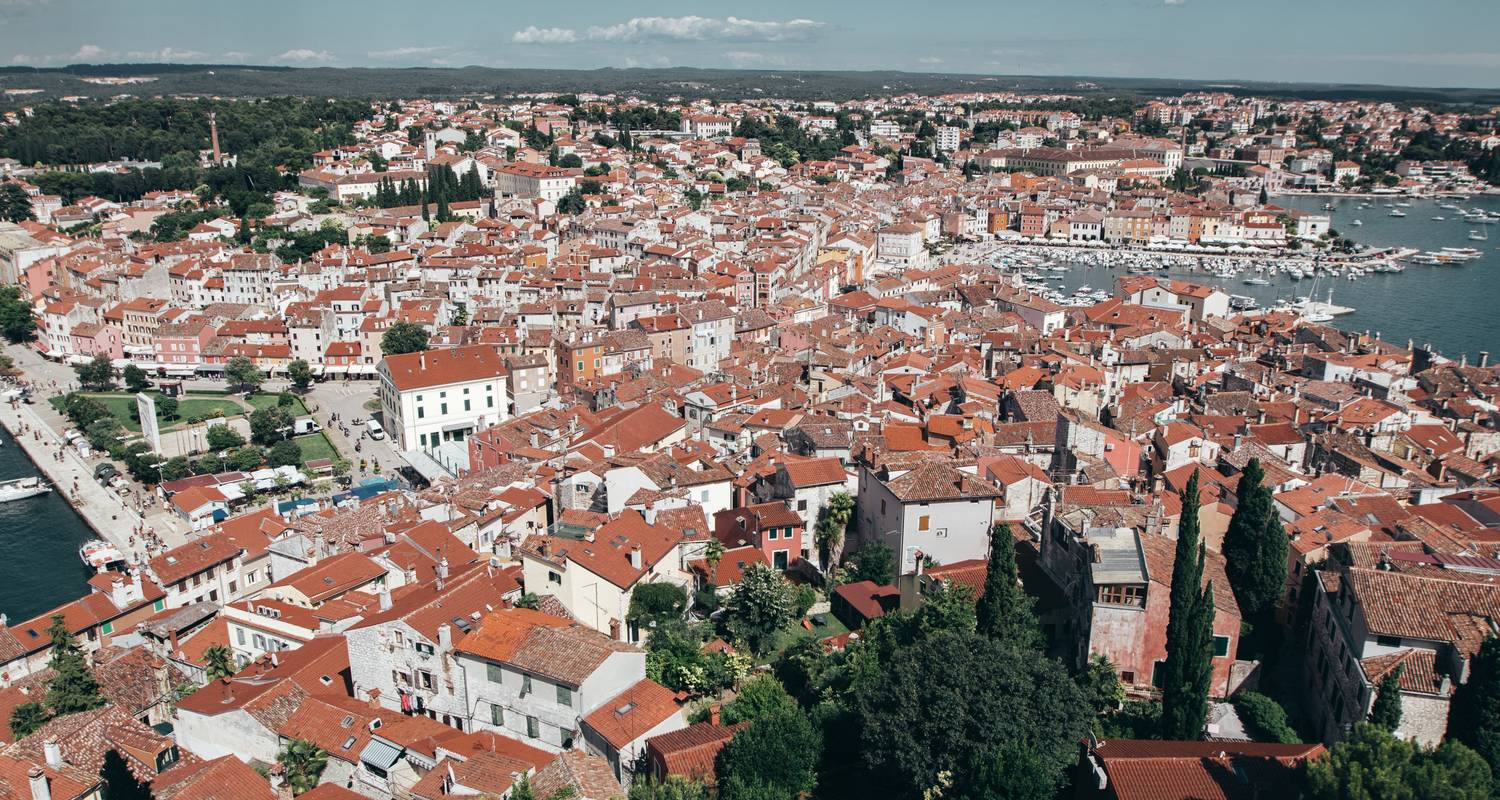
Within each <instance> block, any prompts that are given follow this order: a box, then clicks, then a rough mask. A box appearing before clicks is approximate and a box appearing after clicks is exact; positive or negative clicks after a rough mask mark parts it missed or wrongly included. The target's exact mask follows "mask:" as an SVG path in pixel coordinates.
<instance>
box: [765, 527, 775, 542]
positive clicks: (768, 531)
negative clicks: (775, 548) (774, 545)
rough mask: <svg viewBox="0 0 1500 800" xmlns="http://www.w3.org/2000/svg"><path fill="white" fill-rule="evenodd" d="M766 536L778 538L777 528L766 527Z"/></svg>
mask: <svg viewBox="0 0 1500 800" xmlns="http://www.w3.org/2000/svg"><path fill="white" fill-rule="evenodd" d="M766 538H767V539H775V538H776V529H775V528H766Z"/></svg>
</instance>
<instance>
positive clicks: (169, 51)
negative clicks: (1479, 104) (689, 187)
mask: <svg viewBox="0 0 1500 800" xmlns="http://www.w3.org/2000/svg"><path fill="white" fill-rule="evenodd" d="M1496 31H1500V0H1248V1H1247V0H1028V1H1027V2H1017V0H948V2H927V3H912V2H894V1H893V0H864V1H862V2H859V3H857V4H855V3H848V4H846V3H835V2H826V1H824V0H813V1H812V2H806V1H804V2H788V1H785V0H762V1H761V2H758V3H753V4H740V3H725V2H722V0H702V1H701V2H653V3H619V2H596V1H595V0H573V2H567V3H542V2H518V1H517V0H444V1H443V2H433V3H420V2H417V3H413V2H398V1H397V0H360V2H346V1H345V0H257V1H256V2H233V3H231V2H224V1H223V0H0V63H11V64H31V65H37V66H48V65H54V66H55V65H61V64H67V63H76V62H93V63H101V62H122V61H179V62H204V61H212V62H228V63H253V64H288V65H295V66H307V65H327V66H431V65H437V66H459V65H466V64H480V65H485V66H495V67H581V68H593V67H631V66H696V67H747V68H761V69H901V70H911V71H932V72H978V73H991V74H1037V75H1062V74H1066V75H1101V76H1112V77H1166V78H1195V79H1206V80H1219V79H1225V80H1229V79H1248V80H1277V81H1332V82H1354V83H1390V84H1399V85H1411V86H1476V87H1485V88H1492V87H1500V45H1497V42H1496V39H1495V32H1496Z"/></svg>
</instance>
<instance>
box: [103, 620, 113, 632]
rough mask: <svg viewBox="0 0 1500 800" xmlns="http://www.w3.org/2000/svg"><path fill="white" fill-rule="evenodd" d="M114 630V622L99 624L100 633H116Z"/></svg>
mask: <svg viewBox="0 0 1500 800" xmlns="http://www.w3.org/2000/svg"><path fill="white" fill-rule="evenodd" d="M114 630H115V624H114V623H113V622H106V623H104V624H103V625H100V626H99V632H100V633H114Z"/></svg>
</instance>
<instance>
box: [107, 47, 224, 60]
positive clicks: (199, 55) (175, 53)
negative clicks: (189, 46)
mask: <svg viewBox="0 0 1500 800" xmlns="http://www.w3.org/2000/svg"><path fill="white" fill-rule="evenodd" d="M126 55H128V56H130V58H131V59H132V60H134V61H156V62H164V61H198V60H201V59H203V58H206V57H207V56H208V53H205V52H203V51H201V50H178V49H177V48H175V47H163V48H162V49H160V50H132V51H131V52H129V53H127V54H126Z"/></svg>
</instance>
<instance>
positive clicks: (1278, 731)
mask: <svg viewBox="0 0 1500 800" xmlns="http://www.w3.org/2000/svg"><path fill="white" fill-rule="evenodd" d="M1234 710H1235V711H1237V712H1239V715H1240V721H1241V722H1243V723H1245V727H1246V728H1247V729H1248V730H1249V732H1250V734H1251V735H1253V736H1255V737H1256V738H1257V739H1261V740H1264V741H1271V742H1280V743H1281V744H1296V743H1298V742H1301V741H1302V740H1301V739H1300V738H1299V737H1298V736H1297V732H1296V731H1295V730H1292V726H1291V725H1289V724H1287V721H1286V709H1284V708H1282V707H1281V704H1280V703H1278V702H1276V701H1275V700H1273V699H1271V698H1270V697H1267V696H1266V695H1263V694H1260V693H1259V692H1240V693H1239V694H1237V695H1235V696H1234Z"/></svg>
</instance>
